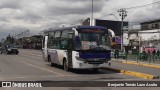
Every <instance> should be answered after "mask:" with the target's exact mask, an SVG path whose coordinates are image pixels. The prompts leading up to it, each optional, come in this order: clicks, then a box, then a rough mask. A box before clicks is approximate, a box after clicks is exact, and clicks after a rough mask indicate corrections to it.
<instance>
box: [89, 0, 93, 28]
mask: <svg viewBox="0 0 160 90" xmlns="http://www.w3.org/2000/svg"><path fill="white" fill-rule="evenodd" d="M90 24H91V26H93V0H92V14H91V20H90Z"/></svg>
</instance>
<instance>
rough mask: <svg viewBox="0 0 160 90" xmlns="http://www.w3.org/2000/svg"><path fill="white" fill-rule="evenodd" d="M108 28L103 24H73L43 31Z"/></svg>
mask: <svg viewBox="0 0 160 90" xmlns="http://www.w3.org/2000/svg"><path fill="white" fill-rule="evenodd" d="M72 28H76V29H107V28H106V27H102V26H71V27H64V28H50V29H48V30H44V31H43V32H50V31H61V30H68V29H72Z"/></svg>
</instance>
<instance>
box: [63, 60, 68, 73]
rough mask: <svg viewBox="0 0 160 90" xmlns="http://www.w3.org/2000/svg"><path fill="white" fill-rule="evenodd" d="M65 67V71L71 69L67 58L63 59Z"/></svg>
mask: <svg viewBox="0 0 160 90" xmlns="http://www.w3.org/2000/svg"><path fill="white" fill-rule="evenodd" d="M63 69H64V70H65V71H69V67H68V63H67V60H66V59H64V60H63Z"/></svg>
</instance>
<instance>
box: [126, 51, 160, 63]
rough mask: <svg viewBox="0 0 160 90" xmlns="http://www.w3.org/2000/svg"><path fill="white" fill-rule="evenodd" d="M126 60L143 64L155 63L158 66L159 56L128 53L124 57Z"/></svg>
mask: <svg viewBox="0 0 160 90" xmlns="http://www.w3.org/2000/svg"><path fill="white" fill-rule="evenodd" d="M126 56H127V57H126V60H128V61H136V62H137V63H138V62H145V63H149V64H151V63H155V64H160V54H158V53H156V54H148V53H129V54H127V55H126Z"/></svg>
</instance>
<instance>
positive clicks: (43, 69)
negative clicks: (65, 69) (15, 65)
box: [21, 61, 65, 76]
mask: <svg viewBox="0 0 160 90" xmlns="http://www.w3.org/2000/svg"><path fill="white" fill-rule="evenodd" d="M21 62H22V63H25V64H27V65H30V66H33V67H36V68H39V69H41V70H44V71H48V72H51V73H54V74H57V75H59V76H65V75H63V74H61V73H58V72H55V71H52V70H48V69H46V68H42V67H39V66H37V65H34V64H31V63H28V62H25V61H21Z"/></svg>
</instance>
